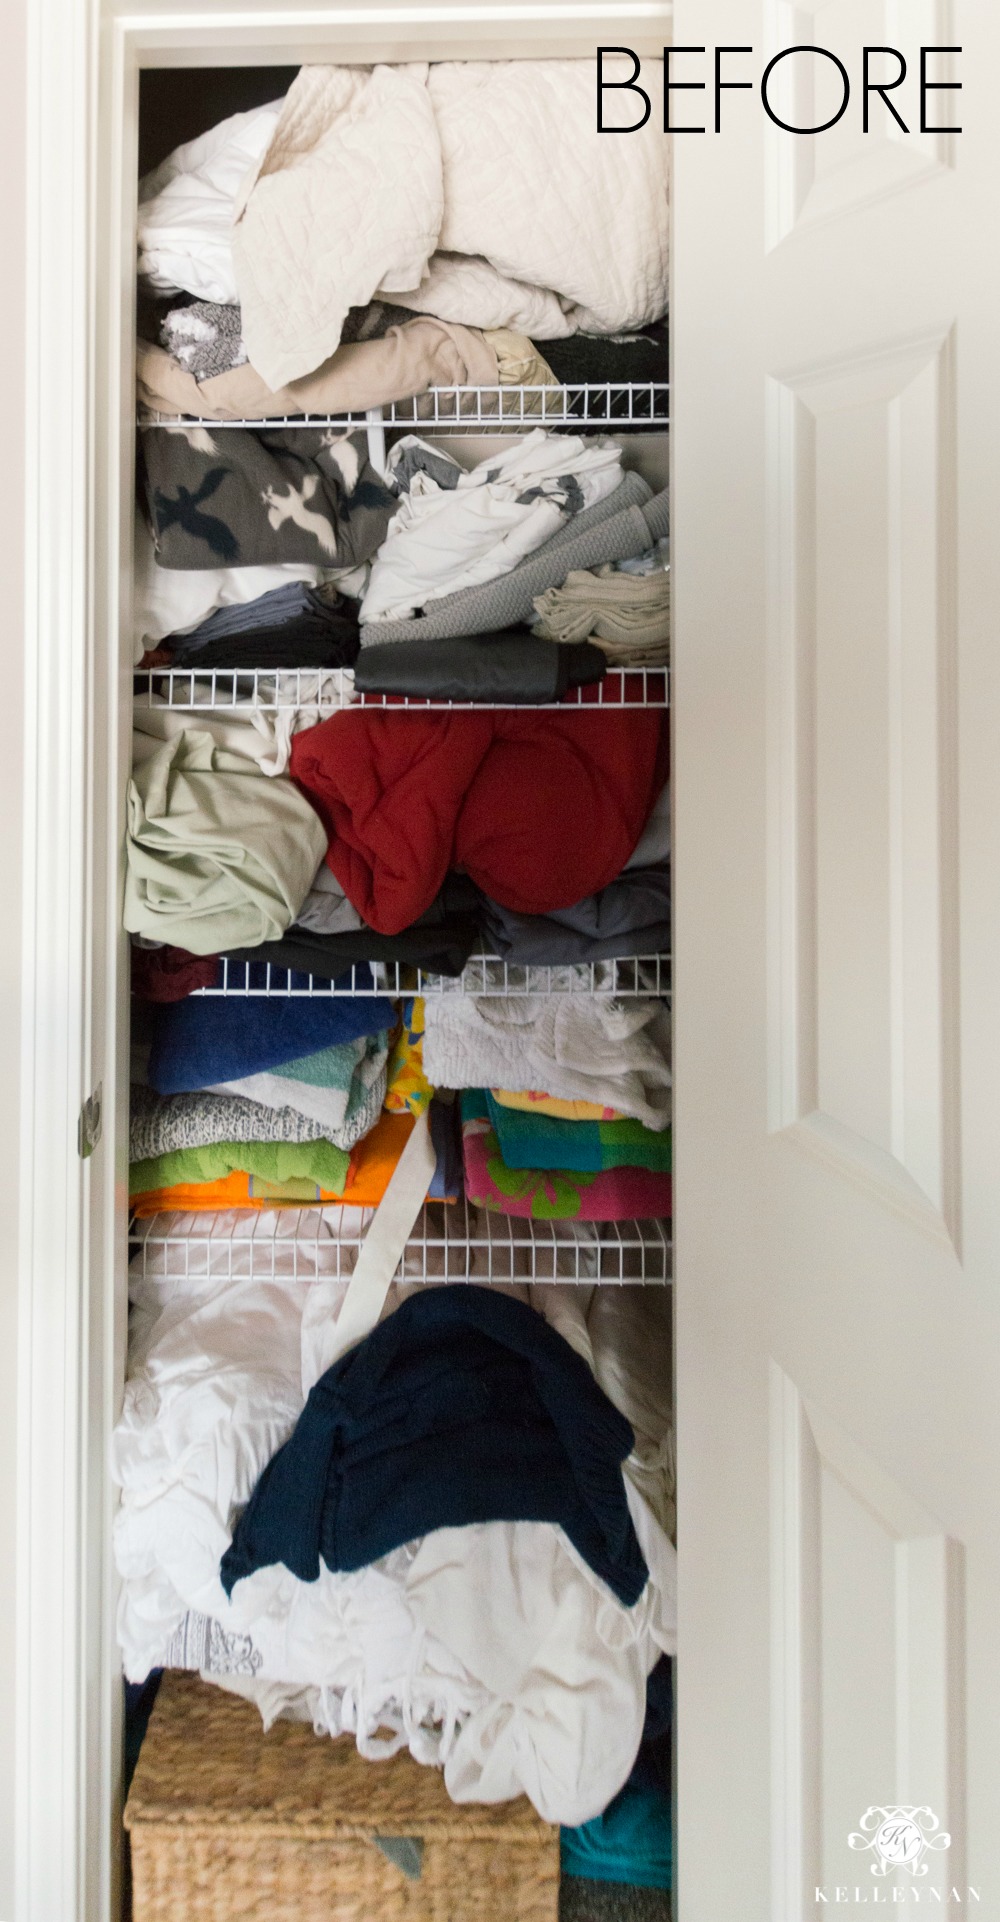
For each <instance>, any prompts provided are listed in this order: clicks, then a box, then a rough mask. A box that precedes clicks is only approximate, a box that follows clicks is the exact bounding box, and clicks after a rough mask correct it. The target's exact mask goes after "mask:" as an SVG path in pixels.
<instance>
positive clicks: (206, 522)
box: [141, 424, 398, 568]
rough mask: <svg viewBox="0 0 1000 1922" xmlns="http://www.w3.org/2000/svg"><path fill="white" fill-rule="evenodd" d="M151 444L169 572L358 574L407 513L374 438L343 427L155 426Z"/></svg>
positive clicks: (151, 500) (155, 517) (156, 528)
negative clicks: (278, 566) (303, 569)
mask: <svg viewBox="0 0 1000 1922" xmlns="http://www.w3.org/2000/svg"><path fill="white" fill-rule="evenodd" d="M141 443H142V467H143V480H144V486H145V498H146V510H147V515H148V518H149V523H150V526H151V528H152V532H153V541H154V543H155V547H156V558H157V560H158V562H159V564H160V566H161V567H179V568H195V567H198V568H202V567H259V566H264V565H267V564H268V563H271V562H275V561H308V562H311V563H312V564H313V565H314V566H317V567H330V568H339V567H356V566H357V565H358V564H359V563H360V562H362V561H367V560H370V559H371V556H372V555H373V554H374V552H375V550H376V548H377V547H379V546H381V543H382V541H383V540H384V539H385V534H386V529H387V528H388V525H389V521H390V519H391V518H392V515H393V514H394V513H395V511H396V507H397V505H398V502H397V499H396V496H395V495H394V494H393V492H392V490H391V489H390V488H389V487H388V486H387V485H386V483H385V481H383V480H382V479H381V477H380V476H379V475H378V473H376V471H375V469H374V468H373V467H372V466H371V464H370V462H369V460H368V457H367V453H366V450H365V440H364V436H363V435H357V434H356V435H354V436H351V435H349V434H342V433H340V432H338V430H337V429H336V428H321V427H293V428H263V429H261V428H259V429H257V430H255V431H251V430H250V429H248V428H242V427H226V428H222V429H213V428H209V427H201V426H195V425H193V424H192V425H191V426H177V427H146V428H144V429H142V431H141Z"/></svg>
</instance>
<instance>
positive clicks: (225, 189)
mask: <svg viewBox="0 0 1000 1922" xmlns="http://www.w3.org/2000/svg"><path fill="white" fill-rule="evenodd" d="M281 109H282V102H281V101H280V100H275V101H272V102H271V104H270V105H269V106H266V107H254V108H252V109H251V110H250V112H249V113H234V114H231V115H230V117H229V119H228V120H222V121H220V122H219V125H218V126H217V127H211V128H210V129H209V131H208V133H203V134H200V135H199V137H198V139H197V140H189V141H187V142H186V143H185V145H184V146H183V147H177V148H176V149H175V151H174V152H173V153H172V154H170V155H169V157H168V158H167V159H166V160H164V161H163V163H162V165H161V166H159V167H157V169H156V171H155V172H154V173H151V174H146V176H145V178H144V179H143V180H141V181H140V182H139V214H138V237H139V272H140V273H141V274H145V276H146V278H147V279H148V280H149V281H150V282H151V284H152V285H153V286H154V287H156V288H158V289H159V290H160V292H161V293H165V294H172V293H178V292H180V291H181V290H182V289H183V290H184V291H186V292H187V293H190V294H194V295H195V297H196V298H197V299H198V300H218V301H223V302H225V303H227V304H228V303H231V302H233V301H235V300H237V299H238V298H239V296H238V294H237V291H236V280H235V276H234V273H233V249H232V239H231V228H232V221H233V207H234V205H235V202H236V196H237V194H238V193H239V190H240V187H241V185H242V183H243V181H244V180H245V178H246V176H247V173H248V172H249V171H250V169H251V168H252V169H253V170H254V171H255V172H256V169H257V167H258V166H259V164H260V161H261V160H262V158H263V156H264V154H265V153H266V151H267V148H268V147H269V145H270V143H271V136H272V134H273V133H274V129H275V127H276V126H277V124H278V119H279V116H280V114H281Z"/></svg>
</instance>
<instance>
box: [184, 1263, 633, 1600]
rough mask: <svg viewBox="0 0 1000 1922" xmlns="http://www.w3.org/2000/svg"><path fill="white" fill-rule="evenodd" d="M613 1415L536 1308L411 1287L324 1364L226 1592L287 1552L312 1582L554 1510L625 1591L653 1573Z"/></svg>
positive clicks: (265, 1479) (235, 1557)
mask: <svg viewBox="0 0 1000 1922" xmlns="http://www.w3.org/2000/svg"><path fill="white" fill-rule="evenodd" d="M633 1439H634V1438H633V1434H632V1430H631V1428H630V1427H629V1424H628V1422H627V1421H626V1420H625V1418H624V1416H623V1415H621V1414H620V1413H619V1411H618V1410H617V1408H615V1407H614V1405H613V1404H612V1403H611V1402H610V1401H609V1400H608V1398H607V1396H606V1395H605V1394H604V1392H603V1390H602V1389H601V1388H599V1387H598V1385H597V1382H596V1381H595V1380H594V1377H593V1375H592V1374H591V1372H590V1369H589V1368H588V1367H587V1364H586V1362H585V1361H583V1360H582V1359H581V1357H580V1356H579V1355H578V1354H576V1352H575V1350H574V1349H572V1348H571V1347H570V1346H569V1343H568V1342H566V1341H564V1339H563V1337H562V1336H561V1335H558V1334H556V1332H555V1330H554V1329H553V1328H550V1327H549V1325H548V1323H547V1322H546V1321H544V1320H543V1319H542V1317H541V1315H538V1314H536V1313H535V1311H534V1309H532V1308H528V1307H527V1306H526V1305H525V1304H524V1303H523V1302H520V1301H513V1300H511V1298H510V1297H509V1296H507V1295H501V1294H497V1293H496V1292H495V1291H494V1290H492V1289H489V1288H476V1287H472V1286H470V1285H468V1284H466V1283H464V1282H460V1283H455V1284H452V1285H449V1286H448V1287H446V1288H426V1289H423V1288H422V1289H420V1290H419V1292H418V1293H417V1294H415V1295H411V1296H410V1297H409V1299H408V1300H407V1301H404V1302H403V1303H402V1305H401V1306H400V1307H399V1308H398V1309H397V1310H396V1312H395V1314H392V1315H390V1316H389V1318H388V1320H387V1321H384V1322H381V1323H380V1324H379V1326H378V1327H377V1328H375V1329H374V1330H373V1332H372V1333H371V1334H370V1335H368V1336H367V1338H366V1339H365V1340H364V1341H362V1342H359V1344H358V1346H357V1347H356V1348H353V1349H351V1350H350V1351H349V1353H348V1354H346V1355H344V1356H342V1357H341V1359H340V1361H338V1362H335V1363H334V1365H333V1367H332V1368H328V1369H327V1372H326V1374H325V1375H321V1377H320V1379H319V1381H318V1382H317V1383H316V1385H315V1387H314V1388H313V1390H312V1392H311V1393H310V1396H309V1399H308V1401H307V1402H306V1405H305V1408H304V1410H303V1412H302V1415H301V1416H300V1418H299V1421H298V1424H297V1426H296V1428H295V1432H294V1434H293V1435H292V1437H291V1439H290V1440H289V1441H287V1442H286V1443H285V1445H284V1447H283V1448H280V1449H279V1450H278V1453H277V1454H276V1455H275V1456H273V1457H272V1459H271V1461H270V1462H269V1463H268V1465H267V1467H266V1468H265V1470H264V1473H263V1475H262V1476H261V1478H260V1480H259V1482H258V1483H257V1486H256V1488H255V1489H254V1492H253V1494H252V1495H251V1497H250V1500H249V1502H248V1504H247V1506H246V1508H245V1509H244V1511H243V1514H242V1516H241V1518H240V1520H239V1521H238V1522H237V1524H236V1531H235V1534H234V1536H233V1541H232V1545H231V1546H230V1548H229V1549H228V1550H227V1551H226V1554H225V1555H224V1556H223V1558H222V1564H221V1570H220V1573H221V1576H222V1583H223V1587H224V1588H225V1590H226V1592H227V1594H230V1595H231V1594H232V1591H233V1588H234V1587H235V1585H236V1583H237V1582H238V1581H240V1580H241V1579H242V1578H243V1577H244V1576H245V1575H250V1574H252V1573H253V1572H254V1570H255V1569H258V1568H267V1567H270V1566H272V1565H273V1564H274V1563H278V1562H280V1563H282V1564H283V1565H284V1566H285V1567H286V1568H288V1569H290V1570H291V1572H292V1574H294V1575H297V1576H298V1577H299V1579H300V1580H301V1581H304V1582H314V1581H316V1580H317V1579H318V1577H319V1573H320V1559H321V1558H322V1560H323V1562H324V1563H325V1564H326V1566H327V1568H330V1569H355V1568H364V1567H366V1566H367V1565H368V1564H369V1563H370V1562H374V1561H377V1560H378V1558H379V1556H381V1555H387V1554H389V1552H390V1551H391V1550H392V1549H393V1548H398V1547H400V1546H401V1545H402V1544H403V1543H404V1542H410V1541H415V1540H416V1539H418V1538H419V1537H420V1536H422V1535H426V1534H428V1533H429V1532H430V1531H431V1530H432V1529H435V1528H455V1527H464V1526H466V1525H467V1524H470V1523H476V1522H488V1521H539V1522H552V1523H555V1524H557V1525H558V1526H559V1527H561V1528H562V1529H563V1530H564V1532H565V1534H566V1535H567V1536H568V1538H569V1540H570V1541H571V1542H572V1543H573V1546H574V1547H575V1548H576V1549H577V1550H578V1552H579V1553H580V1554H581V1555H582V1556H583V1558H584V1560H585V1561H586V1562H587V1564H588V1566H589V1567H590V1568H592V1569H593V1570H594V1573H595V1574H596V1575H597V1576H599V1578H600V1579H601V1580H602V1581H605V1582H607V1584H608V1586H609V1588H611V1589H612V1590H613V1592H614V1593H615V1594H616V1595H617V1596H618V1597H619V1599H620V1600H621V1601H622V1602H624V1603H625V1605H626V1606H627V1607H631V1606H632V1604H633V1603H634V1602H636V1601H638V1599H639V1596H640V1595H641V1594H642V1591H643V1589H644V1587H645V1585H646V1579H647V1575H648V1570H647V1567H646V1563H645V1561H644V1559H643V1555H642V1550H641V1548H640V1546H639V1542H638V1539H637V1537H636V1533H635V1529H634V1528H633V1525H632V1518H631V1516H630V1514H629V1510H628V1503H627V1501H626V1498H625V1486H624V1482H623V1479H622V1471H621V1464H622V1462H623V1461H624V1460H625V1457H626V1456H627V1455H628V1454H629V1452H630V1450H631V1448H632V1446H633Z"/></svg>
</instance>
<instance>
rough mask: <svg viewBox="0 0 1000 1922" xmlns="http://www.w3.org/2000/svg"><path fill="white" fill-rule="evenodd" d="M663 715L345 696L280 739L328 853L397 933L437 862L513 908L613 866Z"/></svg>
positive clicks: (639, 817)
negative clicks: (422, 710) (450, 708)
mask: <svg viewBox="0 0 1000 1922" xmlns="http://www.w3.org/2000/svg"><path fill="white" fill-rule="evenodd" d="M666 738H667V737H666V716H665V714H664V713H663V712H662V711H657V710H655V709H632V710H629V709H623V710H622V711H620V712H618V713H610V712H608V711H607V710H605V711H603V712H592V713H587V712H580V711H575V712H568V711H566V710H559V711H557V712H548V713H545V714H531V713H518V712H517V711H516V710H511V709H503V710H500V711H497V712H487V713H483V714H475V713H459V714H413V713H410V714H405V715H404V714H384V713H381V714H380V713H375V712H371V711H367V710H359V709H353V710H352V709H348V710H347V712H345V713H342V714H335V715H333V716H332V717H331V719H330V720H328V721H322V722H321V723H320V725H319V726H318V727H313V728H308V729H306V731H305V732H304V733H302V734H298V735H296V737H295V740H294V741H293V743H292V760H291V772H292V775H293V776H294V778H295V780H296V781H297V782H298V784H299V786H300V787H301V788H302V790H303V792H304V793H305V794H306V795H307V796H308V798H309V800H310V801H311V802H312V804H313V806H314V808H315V809H316V811H317V813H318V814H319V816H320V818H321V820H322V821H323V824H324V826H325V828H326V830H327V835H328V837H329V843H330V844H329V848H328V850H327V857H326V859H327V865H328V866H329V867H330V868H331V869H332V871H333V873H334V874H335V875H336V877H337V880H338V881H339V882H340V885H341V887H342V888H343V889H344V891H345V893H346V894H347V896H348V898H349V899H350V900H351V901H352V902H353V904H354V906H355V907H356V908H357V910H358V912H359V913H360V914H361V915H363V916H364V919H365V920H366V921H367V922H368V924H369V926H370V927H373V928H375V929H377V930H378V932H379V933H380V934H398V933H399V932H400V930H401V929H402V928H406V927H409V926H410V924H411V922H413V921H415V920H416V919H417V918H418V916H419V915H421V914H423V913H424V912H425V910H426V909H427V908H429V907H430V905H431V902H432V901H433V900H434V897H435V895H436V894H437V893H438V891H439V889H440V887H441V885H442V883H443V881H444V877H445V875H446V874H447V872H448V870H449V868H458V869H461V870H464V872H465V873H467V874H469V875H470V876H471V878H472V879H473V881H475V882H476V883H477V885H478V886H479V887H481V888H482V889H483V891H484V893H485V894H488V895H489V896H490V897H491V899H492V900H494V901H498V902H499V903H500V904H501V906H502V907H505V908H513V909H515V910H516V911H517V912H518V913H520V914H548V913H551V911H552V910H553V909H555V908H566V907H571V906H572V905H573V903H574V902H576V901H582V900H583V898H584V896H585V895H588V894H596V893H597V891H598V889H600V888H603V887H606V886H607V885H608V882H609V881H613V880H614V879H615V877H616V876H617V875H618V874H620V873H621V870H622V868H623V867H624V865H625V862H626V861H627V860H628V858H629V855H630V854H631V853H632V851H633V849H634V848H635V847H636V845H637V843H638V841H639V838H640V836H641V834H642V830H643V828H644V827H645V825H646V821H647V818H648V816H649V813H650V809H651V808H652V805H653V802H654V800H655V798H656V796H657V794H658V793H659V791H660V788H661V787H662V785H663V781H664V778H665V774H666Z"/></svg>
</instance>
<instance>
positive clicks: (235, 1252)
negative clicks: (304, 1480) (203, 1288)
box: [129, 1200, 673, 1287]
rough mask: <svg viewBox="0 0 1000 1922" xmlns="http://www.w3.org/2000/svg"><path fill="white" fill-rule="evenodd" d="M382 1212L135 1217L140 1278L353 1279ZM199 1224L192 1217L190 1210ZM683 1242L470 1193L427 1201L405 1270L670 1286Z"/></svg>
mask: <svg viewBox="0 0 1000 1922" xmlns="http://www.w3.org/2000/svg"><path fill="white" fill-rule="evenodd" d="M373 1213H374V1211H373V1210H372V1209H370V1208H347V1207H344V1206H343V1205H341V1204H336V1205H334V1206H331V1207H327V1208H310V1209H298V1208H284V1209H280V1210H274V1211H272V1212H270V1213H269V1214H266V1215H261V1214H250V1213H247V1214H246V1215H245V1216H241V1217H240V1218H239V1219H238V1221H237V1224H236V1225H235V1226H234V1225H233V1217H232V1215H229V1216H223V1217H216V1216H213V1215H211V1214H206V1215H205V1217H204V1219H205V1227H204V1231H203V1232H202V1231H195V1232H193V1233H191V1232H185V1233H183V1234H179V1233H177V1232H176V1218H175V1217H174V1216H173V1215H169V1214H159V1215H152V1216H150V1217H149V1219H148V1220H146V1221H137V1222H134V1223H133V1226H132V1230H131V1233H130V1236H129V1267H130V1272H131V1274H132V1275H133V1277H138V1276H143V1277H146V1276H150V1277H156V1278H157V1279H159V1280H162V1281H169V1280H174V1281H178V1282H180V1281H192V1280H198V1279H200V1278H206V1279H213V1280H216V1279H217V1280H220V1281H225V1280H227V1279H246V1280H258V1279H260V1280H269V1279H278V1280H280V1279H282V1278H284V1279H287V1280H302V1279H305V1280H309V1279H312V1278H318V1277H320V1276H322V1277H333V1278H334V1279H343V1280H345V1281H346V1280H347V1279H349V1277H350V1275H351V1274H352V1273H353V1271H354V1264H355V1261H356V1260H357V1255H358V1250H359V1248H360V1247H361V1244H362V1242H363V1241H364V1238H365V1235H366V1234H367V1232H368V1228H369V1225H370V1223H371V1221H372V1218H373ZM184 1220H185V1223H187V1224H189V1225H190V1224H191V1222H192V1217H191V1216H185V1217H184ZM672 1255H673V1245H672V1241H671V1231H670V1223H669V1222H665V1221H601V1222H565V1221H531V1220H521V1219H518V1218H515V1217H513V1216H510V1215H494V1214H488V1213H487V1212H486V1210H485V1209H477V1208H474V1207H472V1206H471V1205H470V1203H469V1202H468V1201H466V1200H462V1201H458V1202H454V1203H451V1204H448V1203H433V1202H431V1203H427V1204H426V1205H425V1207H424V1208H423V1210H422V1212H421V1215H420V1218H419V1220H418V1222H417V1224H416V1226H415V1228H414V1232H413V1234H412V1235H411V1237H410V1239H409V1241H408V1242H407V1245H406V1251H405V1253H404V1256H403V1259H402V1261H401V1262H400V1265H399V1267H398V1268H397V1270H396V1274H397V1276H398V1278H399V1279H400V1280H402V1281H406V1282H430V1283H441V1282H449V1281H475V1282H490V1281H522V1282H555V1281H564V1282H565V1281H568V1282H580V1283H590V1284H594V1283H595V1282H596V1283H601V1284H605V1285H608V1284H610V1285H612V1286H613V1285H619V1286H621V1285H627V1284H636V1283H640V1284H641V1283H647V1284H653V1285H655V1286H660V1287H662V1286H665V1285H667V1284H668V1283H669V1282H670V1280H671V1277H672Z"/></svg>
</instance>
